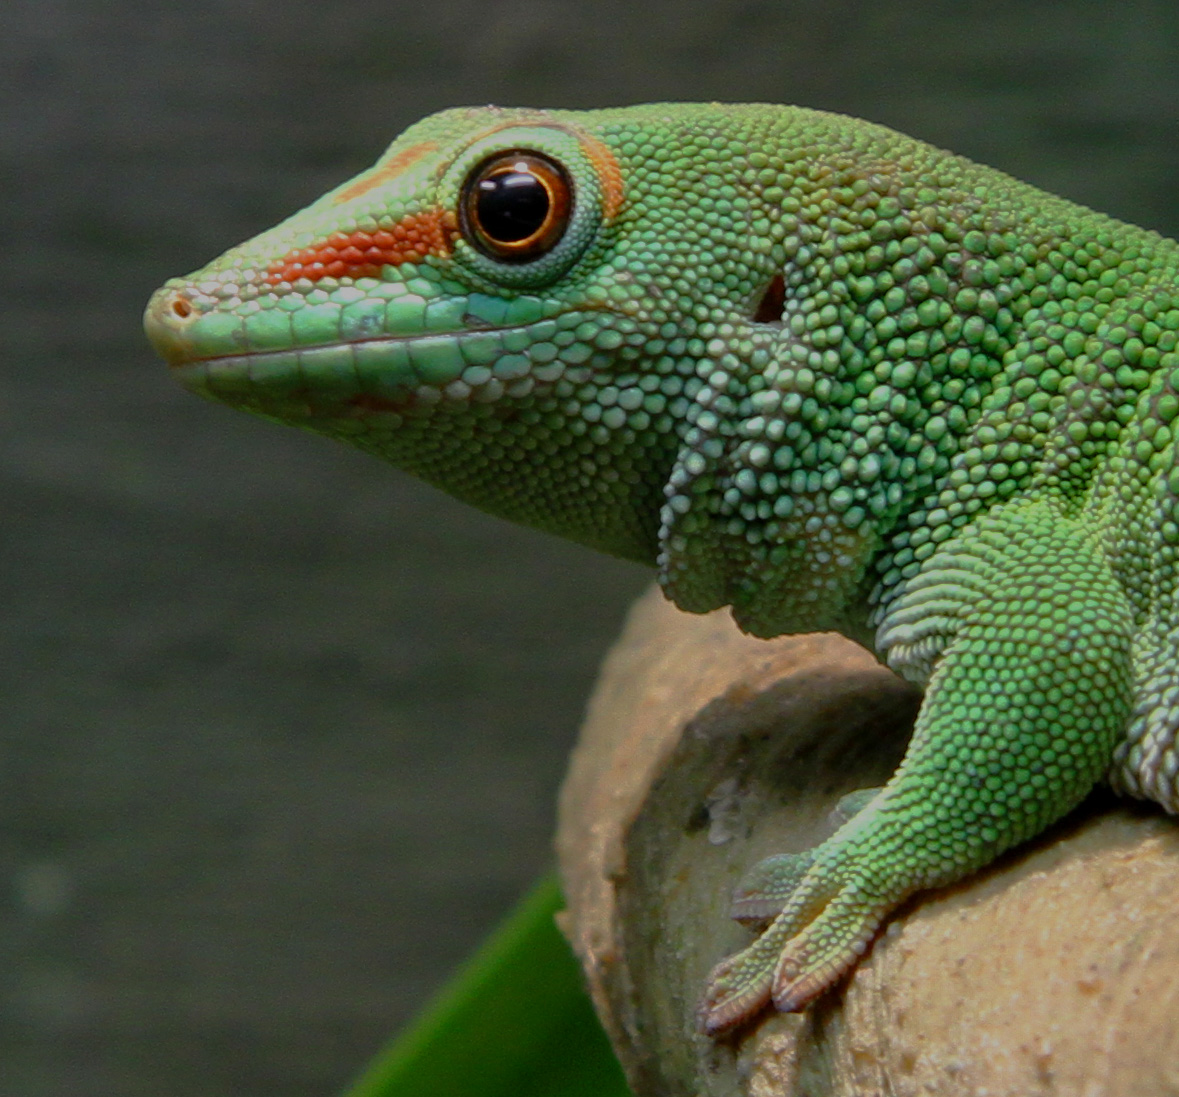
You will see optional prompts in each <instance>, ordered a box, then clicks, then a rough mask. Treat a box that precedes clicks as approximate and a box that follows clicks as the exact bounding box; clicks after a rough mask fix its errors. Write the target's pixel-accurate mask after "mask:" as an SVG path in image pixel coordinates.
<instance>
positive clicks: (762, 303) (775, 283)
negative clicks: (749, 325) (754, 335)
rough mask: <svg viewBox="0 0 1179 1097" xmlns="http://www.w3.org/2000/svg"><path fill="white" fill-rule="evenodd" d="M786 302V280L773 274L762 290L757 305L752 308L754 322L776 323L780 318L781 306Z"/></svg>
mask: <svg viewBox="0 0 1179 1097" xmlns="http://www.w3.org/2000/svg"><path fill="white" fill-rule="evenodd" d="M785 303H786V280H785V279H784V278H783V277H782V275H781V274H775V275H774V277H773V278H771V279H770V281H769V284H768V285H767V286H766V288H765V289H764V290H762V293H761V297H760V298H759V299H758V302H757V307H756V308H755V309H754V310H753V322H754V323H755V324H776V323H780V322H781V320H782V306H783V305H784V304H785Z"/></svg>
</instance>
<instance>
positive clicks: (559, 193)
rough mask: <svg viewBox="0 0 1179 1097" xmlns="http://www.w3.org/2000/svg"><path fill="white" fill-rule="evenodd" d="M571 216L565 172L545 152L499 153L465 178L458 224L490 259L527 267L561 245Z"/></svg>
mask: <svg viewBox="0 0 1179 1097" xmlns="http://www.w3.org/2000/svg"><path fill="white" fill-rule="evenodd" d="M572 212H573V185H572V183H571V182H570V180H569V176H568V175H567V174H566V172H565V169H564V168H563V167H562V166H561V165H560V164H559V163H557V161H555V160H551V159H549V157H547V156H544V155H542V154H541V153H538V152H529V151H525V150H513V151H510V152H501V153H496V155H495V156H492V157H490V158H488V159H487V160H484V161H483V162H482V163H480V164H478V165H477V166H476V167H475V168H474V170H473V171H472V172H471V173H470V175H468V176H467V178H466V181H465V182H464V183H463V188H462V194H461V200H460V203H459V224H460V227H461V229H462V232H463V235H464V236H465V237H466V239H467V241H468V242H469V243H470V244H471V245H472V246H473V247H475V248H477V249H478V250H479V251H481V252H482V253H483V254H484V255H486V256H488V258H491V259H498V260H500V261H501V262H509V263H525V262H528V261H530V260H532V259H537V258H539V257H540V256H542V255H545V254H546V253H547V252H549V251H552V249H553V248H554V247H556V246H557V244H558V243H559V242H560V240H561V238H562V236H564V235H565V230H566V228H567V227H568V225H569V219H570V216H571V215H572Z"/></svg>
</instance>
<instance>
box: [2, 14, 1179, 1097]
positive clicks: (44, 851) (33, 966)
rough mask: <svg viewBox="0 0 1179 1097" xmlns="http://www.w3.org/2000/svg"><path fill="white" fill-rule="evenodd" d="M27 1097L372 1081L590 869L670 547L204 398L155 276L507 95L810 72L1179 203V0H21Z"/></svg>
mask: <svg viewBox="0 0 1179 1097" xmlns="http://www.w3.org/2000/svg"><path fill="white" fill-rule="evenodd" d="M0 88H2V89H3V91H2V109H0V128H2V135H3V139H2V140H0V342H2V344H3V348H4V350H3V354H2V355H0V492H2V499H3V533H2V534H0V564H2V566H0V576H2V578H0V583H2V584H3V587H2V590H3V594H2V596H0V607H2V611H3V612H2V619H0V678H2V679H3V682H2V691H0V696H2V698H3V708H2V712H3V716H2V719H0V1093H2V1094H4V1095H5V1097H107V1095H109V1097H149V1095H161V1094H167V1095H169V1097H189V1095H192V1097H231V1095H233V1097H238V1095H240V1097H271V1095H273V1097H280V1095H281V1097H312V1095H328V1094H332V1093H333V1092H335V1091H337V1090H338V1089H339V1087H341V1086H342V1085H343V1084H344V1083H345V1082H346V1081H347V1080H348V1079H349V1078H350V1077H351V1076H352V1075H354V1074H355V1072H356V1071H357V1070H358V1069H359V1068H360V1067H361V1066H362V1064H363V1063H364V1061H365V1060H366V1058H367V1057H368V1056H369V1055H370V1054H371V1053H372V1052H374V1051H375V1050H376V1049H377V1047H378V1046H379V1045H380V1044H381V1042H382V1041H383V1039H384V1038H385V1037H386V1036H387V1035H388V1034H389V1033H390V1032H391V1031H392V1030H394V1029H395V1028H396V1027H398V1026H399V1025H401V1024H402V1023H403V1022H405V1021H406V1019H407V1018H409V1017H410V1016H411V1015H412V1013H413V1011H414V1010H415V1009H417V1008H418V1007H419V1006H420V1005H421V1004H422V1002H423V1001H424V1000H425V998H426V997H427V996H428V995H429V993H430V992H431V991H432V990H433V989H435V988H436V987H437V986H438V985H439V984H440V982H441V981H442V979H443V978H444V977H445V975H446V974H447V973H448V972H449V971H450V970H451V969H452V967H453V966H454V965H455V964H456V963H457V962H458V961H459V960H461V958H462V957H463V956H464V955H465V954H466V953H467V952H468V951H469V950H470V949H471V948H472V947H473V946H474V945H475V944H476V943H477V942H478V940H479V939H480V938H481V936H482V935H483V934H484V933H485V932H486V931H487V930H488V929H489V928H490V927H491V926H492V925H493V924H494V922H495V921H496V919H497V918H498V917H499V916H500V915H501V914H502V913H504V912H505V911H506V910H507V908H508V907H509V906H510V905H511V903H512V902H513V900H514V899H515V898H516V896H517V895H518V894H519V893H520V892H521V890H522V889H523V888H524V887H525V886H526V885H527V883H528V881H529V880H530V879H531V878H532V877H533V876H534V875H535V874H536V873H537V872H538V871H539V870H540V869H541V868H542V867H544V866H545V864H546V863H547V861H548V859H549V833H550V829H551V825H552V818H553V803H554V797H555V790H556V786H557V782H558V780H559V778H560V774H561V770H562V766H563V761H564V757H565V754H566V752H567V750H568V748H569V746H570V743H571V741H572V739H573V735H574V732H575V730H576V726H577V723H578V720H579V716H580V712H581V708H582V704H583V701H584V698H585V696H586V693H587V691H588V690H589V688H590V684H591V682H592V679H593V675H594V670H595V666H596V664H597V661H598V659H599V658H600V656H601V654H602V652H603V651H604V649H605V647H606V645H607V644H608V643H609V640H610V638H611V636H612V635H613V634H614V632H615V631H616V629H617V628H618V625H619V622H620V619H621V616H622V613H623V611H624V608H625V606H626V604H627V602H628V600H629V599H630V598H631V597H632V596H633V595H634V594H635V593H636V592H637V591H638V590H639V589H640V588H641V586H642V585H643V583H644V582H645V581H646V575H645V573H644V572H643V571H642V569H639V568H636V567H632V566H629V565H625V564H621V563H618V562H615V561H611V560H608V559H603V558H599V557H596V556H594V555H592V554H591V553H589V552H588V551H586V550H581V549H578V548H576V547H572V546H568V545H564V544H561V543H558V542H557V541H555V540H551V539H547V538H545V537H542V536H541V535H539V534H531V533H528V532H525V531H521V530H516V529H513V528H510V527H508V526H506V525H504V524H502V523H499V522H497V521H494V520H492V519H490V518H485V517H483V516H481V515H478V514H476V513H473V512H471V511H468V510H466V509H463V508H462V507H461V506H459V505H458V504H456V503H451V502H450V501H448V500H447V499H445V498H443V497H442V496H440V495H438V494H437V493H435V492H434V491H432V490H431V489H428V488H425V487H423V486H420V485H418V484H416V483H413V482H411V481H410V480H408V479H407V478H406V477H404V476H403V475H401V474H399V473H397V472H395V471H393V470H392V469H389V468H386V467H383V466H382V465H380V464H379V463H377V462H375V461H372V460H370V459H368V458H365V457H363V456H362V455H360V454H359V453H353V452H351V451H349V450H347V449H345V448H344V447H339V446H336V445H334V444H332V443H329V442H326V441H323V440H321V439H316V438H313V437H311V436H303V435H300V434H298V433H297V432H294V431H290V430H287V429H285V428H279V427H274V426H269V425H267V424H264V423H261V422H258V421H253V420H250V419H249V418H247V417H245V416H241V415H239V414H236V413H233V412H230V411H228V410H224V409H221V408H217V407H214V406H212V405H207V404H204V403H202V402H200V401H199V400H196V399H194V398H193V397H191V396H188V395H186V394H185V393H183V392H181V391H180V390H179V389H178V388H177V387H175V386H174V385H173V384H172V383H171V382H170V381H169V379H168V377H167V374H166V371H165V369H164V368H163V367H162V366H161V365H159V364H158V363H157V362H156V361H154V360H153V358H152V355H151V353H150V352H149V350H148V348H147V347H146V345H145V344H144V341H143V339H142V338H141V335H140V331H139V314H140V311H141V309H142V307H143V303H144V302H145V300H146V298H147V296H148V293H149V292H150V291H151V290H152V289H153V288H154V287H155V286H156V285H157V284H158V283H159V282H161V281H162V280H163V279H164V278H165V277H167V276H169V275H173V274H179V273H182V272H185V271H188V270H191V269H192V268H194V267H197V266H200V265H201V264H203V263H204V262H205V261H206V260H207V259H209V258H211V257H212V256H213V255H214V254H215V253H217V252H219V251H221V250H222V249H224V248H225V247H227V246H229V245H231V244H234V243H236V242H238V241H239V240H240V239H242V238H244V237H246V236H248V235H250V234H252V233H254V232H256V231H258V230H260V229H262V228H265V227H268V226H269V225H270V224H272V223H273V222H275V221H276V220H278V219H279V218H281V217H283V216H285V215H286V214H287V213H289V212H292V211H293V210H294V209H296V208H298V207H299V206H301V205H303V204H304V203H305V202H307V201H309V200H310V199H312V198H314V197H316V196H317V195H318V194H319V193H320V192H321V191H322V190H324V189H326V188H327V187H328V186H330V185H333V184H334V183H336V182H338V181H340V180H342V179H344V178H346V177H347V176H349V175H351V174H353V173H354V172H356V171H358V170H359V169H361V168H363V167H364V166H366V165H367V164H368V163H370V162H371V161H372V160H373V159H374V158H375V157H376V156H377V155H378V154H379V153H380V151H381V150H382V148H383V147H384V146H385V145H386V144H387V143H388V141H389V140H391V139H392V138H393V137H394V136H395V135H396V134H397V133H398V131H400V130H401V129H402V128H403V127H404V126H406V125H407V124H409V123H410V122H412V121H414V120H416V119H417V118H419V117H420V116H422V115H423V114H426V113H428V112H431V111H434V110H437V109H439V108H442V107H448V106H454V105H459V104H465V103H487V102H496V103H501V104H511V105H517V104H531V105H541V106H566V107H589V106H604V105H612V104H623V103H631V102H639V101H646V100H657V99H723V100H769V101H780V102H797V103H804V104H807V105H811V106H819V107H826V108H830V109H835V110H842V111H848V112H850V113H854V114H858V115H863V116H865V117H868V118H871V119H874V120H876V121H879V122H884V123H887V124H889V125H892V126H895V127H897V128H898V129H901V130H904V131H907V132H909V133H912V134H914V135H916V136H919V137H922V138H925V139H927V140H930V141H932V142H935V143H937V144H939V145H944V146H948V147H951V148H953V149H955V150H956V151H958V152H962V153H965V154H967V155H970V156H972V157H974V158H976V159H979V160H983V161H985V162H988V163H990V164H993V165H995V166H997V167H1001V168H1003V169H1005V170H1007V171H1009V172H1011V173H1013V174H1015V175H1017V176H1020V177H1022V178H1025V179H1028V180H1031V181H1032V182H1035V183H1038V184H1040V185H1042V186H1044V187H1046V188H1048V189H1050V190H1053V191H1057V192H1059V193H1062V194H1065V195H1067V196H1068V197H1071V198H1074V199H1077V200H1079V201H1081V202H1084V203H1087V204H1089V205H1093V206H1096V207H1098V208H1100V209H1103V210H1105V211H1107V212H1110V213H1113V214H1115V215H1117V216H1120V217H1123V218H1126V219H1129V220H1133V221H1137V222H1139V223H1142V224H1145V225H1147V226H1150V227H1153V228H1157V229H1159V230H1161V231H1163V232H1166V233H1169V234H1172V235H1173V234H1176V233H1179V201H1177V198H1179V140H1177V138H1179V128H1177V123H1179V6H1177V5H1175V4H1174V3H1173V2H1170V0H1155V2H1148V0H1123V2H1121V3H1119V4H1116V5H1114V4H1109V3H1104V2H1100V0H1073V2H1069V3H1063V2H1053V0H1041V2H1040V3H1037V4H1028V3H1026V2H1006V3H1004V2H989V3H979V2H964V3H949V2H945V0H941V2H934V0H927V2H894V3H885V4H882V3H855V2H846V0H845V2H839V0H821V2H820V0H808V2H796V3H791V2H789V0H776V2H767V3H755V2H745V3H721V2H706V0H663V2H655V3H635V2H633V0H558V2H545V0H512V2H502V3H496V2H491V0H483V2H480V3H475V2H472V0H435V2H433V3H424V4H420V3H412V4H411V3H404V2H400V0H386V2H384V3H377V2H375V0H331V2H330V3H324V2H309V0H204V2H203V3H200V4H181V5H177V4H159V3H147V2H144V0H105V2H102V0H3V4H2V5H0Z"/></svg>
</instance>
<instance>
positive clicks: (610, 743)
mask: <svg viewBox="0 0 1179 1097" xmlns="http://www.w3.org/2000/svg"><path fill="white" fill-rule="evenodd" d="M917 700H918V697H917V695H916V693H915V692H914V691H913V690H911V689H910V688H909V687H908V686H906V685H904V684H902V683H901V682H899V681H898V680H897V679H895V678H894V677H893V676H892V675H891V674H889V673H888V672H887V671H886V670H885V669H883V668H882V667H880V666H879V665H878V664H877V663H876V662H875V660H874V659H873V658H872V657H871V656H870V655H869V654H868V653H867V652H865V651H864V650H862V649H860V648H857V647H856V646H855V645H853V644H851V643H849V642H848V641H845V640H843V639H842V638H841V637H838V636H834V635H830V634H824V635H814V636H799V637H783V638H780V639H778V640H773V641H759V640H754V639H751V638H750V637H747V636H743V635H742V634H741V633H739V632H738V631H737V629H736V628H735V627H734V626H733V624H732V622H731V621H730V620H729V619H728V617H727V615H726V614H724V613H723V612H721V613H715V614H710V615H707V616H703V617H692V616H688V615H685V614H681V613H679V612H678V611H676V610H674V609H673V608H671V607H670V606H668V605H667V604H666V603H664V602H663V601H662V599H661V598H660V597H659V595H658V593H657V592H654V591H652V592H651V593H649V594H648V595H647V596H645V597H644V599H642V600H641V601H640V602H639V603H638V604H637V605H636V607H635V609H634V611H633V612H632V615H631V618H630V621H629V623H628V625H627V628H626V630H625V632H624V634H623V636H622V638H621V639H620V640H619V642H618V644H617V645H616V647H615V649H614V651H613V652H612V654H611V655H610V657H609V658H608V660H607V662H606V665H605V667H604V670H603V673H602V676H601V679H600V681H599V684H598V688H597V690H596V693H595V695H594V698H593V700H592V701H591V705H590V710H589V714H588V717H587V721H586V725H585V727H584V729H583V733H582V738H581V742H580V744H579V746H578V748H577V750H576V752H575V755H574V758H573V762H572V766H571V770H570V773H569V776H568V779H567V781H566V785H565V789H564V793H563V796H562V802H561V827H560V833H559V835H558V852H559V854H560V858H561V870H562V873H563V876H564V880H565V886H566V895H567V897H568V901H569V910H568V912H567V913H566V915H565V929H566V931H567V933H568V935H569V937H570V939H571V941H572V942H573V944H574V947H575V949H576V950H577V952H578V954H579V956H580V957H581V959H582V961H583V964H584V967H585V970H586V975H587V979H588V982H589V986H590V989H591V993H592V995H593V997H594V1000H595V1003H596V1004H597V1007H598V1010H599V1013H600V1015H601V1016H602V1018H603V1021H604V1023H605V1025H606V1028H607V1031H608V1032H609V1033H610V1035H611V1038H612V1039H613V1041H614V1043H615V1046H616V1048H617V1050H618V1052H619V1055H620V1057H621V1058H622V1061H623V1063H624V1065H625V1066H626V1068H627V1070H628V1073H629V1075H630V1078H631V1081H632V1084H633V1086H634V1088H635V1091H636V1093H637V1094H638V1095H640V1097H647V1095H651V1097H654V1095H656V1094H658V1095H661V1097H667V1095H674V1097H679V1095H684V1097H687V1095H689V1094H702V1095H708V1097H722V1095H736V1094H742V1095H744V1094H748V1095H751V1097H802V1095H804V1094H805V1095H807V1097H819V1095H824V1097H825V1095H835V1097H844V1095H846V1097H852V1095H865V1094H877V1093H879V1094H885V1093H887V1094H890V1095H898V1097H901V1095H908V1094H914V1095H915V1094H925V1093H939V1094H983V1093H985V1094H988V1095H989V1097H1003V1095H1012V1097H1015V1095H1019V1097H1027V1095H1037V1097H1038V1095H1044V1097H1055V1095H1060V1097H1064V1095H1073V1094H1078V1095H1080V1094H1083V1095H1085V1097H1120V1095H1123V1094H1125V1095H1127V1097H1129V1095H1131V1094H1133V1095H1134V1097H1152V1095H1155V1094H1157V1095H1159V1097H1162V1095H1164V1094H1173V1093H1175V1092H1177V1091H1179V1068H1177V1067H1176V1066H1175V1065H1174V1064H1175V1063H1177V1062H1179V1026H1176V1024H1175V1022H1174V1018H1175V1016H1176V1007H1177V1005H1179V939H1176V937H1175V935H1174V934H1173V933H1171V932H1170V927H1171V918H1170V912H1171V911H1173V910H1174V909H1175V906H1176V903H1177V902H1179V828H1176V826H1175V824H1174V822H1173V821H1172V820H1170V819H1168V818H1167V817H1165V816H1163V815H1162V814H1160V813H1158V812H1157V811H1154V810H1152V809H1149V808H1144V807H1140V806H1138V805H1133V804H1130V803H1128V802H1124V801H1117V800H1114V799H1113V798H1112V797H1109V796H1097V797H1094V798H1093V799H1092V800H1091V801H1090V802H1089V803H1088V804H1086V806H1085V807H1084V808H1083V809H1082V810H1081V811H1080V812H1078V813H1075V814H1074V815H1073V816H1072V817H1070V818H1069V819H1068V820H1066V821H1065V822H1064V823H1063V824H1061V825H1058V826H1057V827H1055V828H1053V829H1052V830H1051V831H1049V832H1048V833H1047V834H1046V835H1045V836H1043V837H1041V838H1040V839H1039V840H1037V841H1036V842H1034V843H1032V844H1030V845H1028V846H1026V847H1023V848H1021V849H1020V850H1017V851H1016V852H1015V853H1013V854H1010V855H1008V856H1006V857H1004V858H1002V859H1001V860H1000V861H999V862H998V863H997V864H996V865H994V866H993V867H992V868H991V869H989V870H988V871H986V872H984V873H980V874H979V875H977V876H975V877H973V878H972V879H971V880H969V881H967V882H966V883H964V884H962V885H960V886H958V887H955V888H950V889H945V890H942V891H938V892H933V893H926V894H924V895H920V896H918V897H916V899H914V900H913V901H911V902H909V903H908V904H906V905H905V906H904V907H903V908H902V909H901V911H900V912H899V913H898V914H897V915H896V916H895V917H894V918H893V919H891V920H890V922H889V923H887V924H886V928H885V930H884V931H883V933H882V934H881V935H880V937H879V938H878V939H877V941H876V943H875V945H874V946H873V948H872V951H871V952H870V953H869V955H868V956H867V958H866V959H865V960H864V961H863V962H861V964H860V965H859V967H858V968H857V969H856V970H855V972H854V973H853V975H852V976H851V977H850V978H849V979H847V980H844V982H843V983H841V984H840V986H839V987H838V988H837V989H836V990H835V991H834V992H832V993H830V994H828V995H827V996H825V997H824V998H822V999H820V1001H819V1002H818V1003H817V1004H816V1005H815V1007H814V1008H812V1009H811V1010H809V1011H808V1012H806V1013H804V1014H801V1015H791V1016H787V1015H782V1014H773V1013H767V1014H765V1015H763V1016H762V1017H761V1018H760V1019H759V1020H758V1021H757V1022H756V1023H755V1024H752V1025H750V1026H747V1027H746V1028H744V1029H742V1030H740V1031H738V1032H737V1033H736V1034H735V1036H734V1037H733V1038H732V1039H730V1040H728V1041H724V1042H721V1043H713V1042H712V1041H709V1040H706V1039H704V1038H702V1037H700V1036H697V1035H696V1034H695V1032H694V1029H693V1012H694V1007H695V998H696V996H697V994H698V993H699V990H700V987H701V985H702V982H703V979H704V976H705V975H706V974H707V972H708V970H709V969H710V967H711V966H712V964H713V963H715V962H716V961H717V960H718V959H719V958H720V957H721V956H722V955H724V954H725V953H727V952H729V951H731V950H733V949H734V948H736V947H739V945H740V944H741V943H742V941H743V939H744V938H745V937H746V936H747V934H746V933H745V931H743V930H742V929H741V928H740V927H739V926H737V925H736V924H735V923H733V922H731V921H730V920H729V919H728V918H727V917H726V896H727V894H728V892H729V890H730V889H731V887H732V885H733V884H734V883H735V882H736V881H737V880H738V879H739V878H740V876H741V875H742V874H743V873H744V872H745V871H746V870H747V869H748V868H749V867H750V866H751V865H752V864H754V863H755V862H756V861H758V860H759V859H761V858H762V857H764V856H767V855H769V854H771V853H774V852H781V851H793V850H799V849H803V848H806V847H807V846H810V845H813V844H814V843H815V842H817V841H819V840H821V839H822V838H823V837H824V836H826V834H828V833H830V832H831V830H832V829H833V826H834V824H833V823H832V822H831V821H830V818H829V815H830V812H831V810H832V809H833V808H834V806H835V804H836V801H837V800H838V799H839V797H840V796H842V795H843V794H844V793H846V792H849V791H851V790H853V789H856V788H863V787H869V786H872V785H876V784H879V783H881V782H882V781H883V780H885V779H886V778H887V776H888V774H889V772H890V770H891V768H892V767H893V766H894V765H895V763H896V761H897V760H898V759H899V757H900V754H901V752H902V751H903V748H904V740H905V737H906V734H907V730H908V725H909V721H910V720H911V718H912V715H913V712H914V710H915V707H916V703H917Z"/></svg>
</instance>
